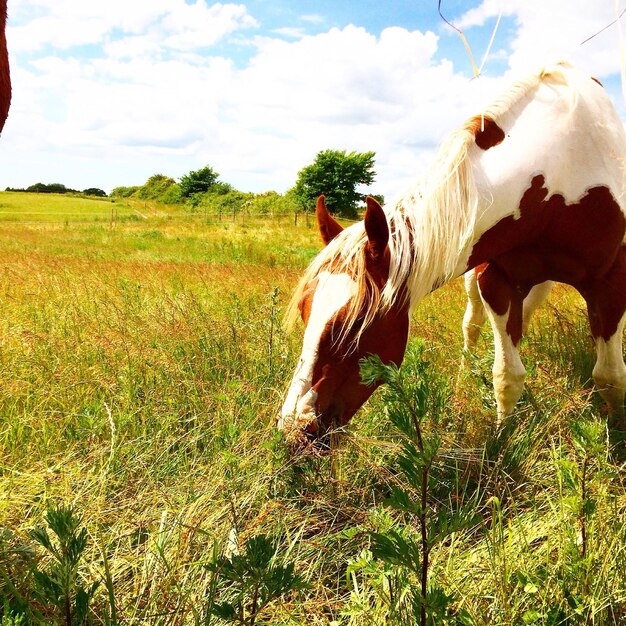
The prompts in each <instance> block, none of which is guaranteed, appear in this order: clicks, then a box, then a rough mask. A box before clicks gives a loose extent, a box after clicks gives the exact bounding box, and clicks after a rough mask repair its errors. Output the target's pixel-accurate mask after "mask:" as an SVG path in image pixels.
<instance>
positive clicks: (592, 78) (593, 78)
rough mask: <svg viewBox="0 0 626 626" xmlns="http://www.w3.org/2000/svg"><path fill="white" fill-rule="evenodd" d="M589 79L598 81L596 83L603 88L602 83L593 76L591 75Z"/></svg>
mask: <svg viewBox="0 0 626 626" xmlns="http://www.w3.org/2000/svg"><path fill="white" fill-rule="evenodd" d="M591 80H592V81H594V82H596V83H598V85H600V87H602V88H603V89H604V85H603V84H602V83H601V82H600V81H599V80H598V79H597V78H596V77H595V76H592V77H591Z"/></svg>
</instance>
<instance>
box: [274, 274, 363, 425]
mask: <svg viewBox="0 0 626 626" xmlns="http://www.w3.org/2000/svg"><path fill="white" fill-rule="evenodd" d="M356 291H357V284H356V282H355V281H354V280H352V278H350V277H349V276H348V275H347V274H331V273H330V272H321V273H320V275H319V277H318V283H317V288H316V289H315V294H314V295H313V302H312V305H311V312H310V315H309V320H308V323H307V327H306V330H305V331H304V339H303V341H302V353H301V354H300V359H299V361H298V365H297V366H296V371H295V374H294V375H293V379H292V381H291V386H290V387H289V391H288V392H287V399H286V400H285V403H284V404H283V408H282V411H281V415H280V417H279V419H278V428H280V429H283V430H284V429H285V428H289V429H292V428H299V427H305V426H306V425H307V424H309V423H310V422H312V421H313V420H315V418H316V417H317V416H316V415H315V400H316V399H317V393H316V392H315V391H314V390H313V389H311V386H312V385H313V380H312V378H313V369H314V367H315V363H316V361H317V356H318V352H319V345H320V339H321V336H322V333H323V332H324V329H325V328H326V325H327V324H328V322H329V321H330V320H331V319H332V318H333V317H334V316H335V315H336V314H337V312H338V311H340V310H341V308H342V307H344V306H345V305H346V304H347V303H348V302H349V300H350V298H352V297H353V296H354V295H356Z"/></svg>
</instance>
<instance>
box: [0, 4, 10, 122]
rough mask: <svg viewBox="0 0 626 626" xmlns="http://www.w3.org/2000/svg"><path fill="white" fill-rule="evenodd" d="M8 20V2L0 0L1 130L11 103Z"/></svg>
mask: <svg viewBox="0 0 626 626" xmlns="http://www.w3.org/2000/svg"><path fill="white" fill-rule="evenodd" d="M6 22H7V2H6V0H0V132H2V129H3V128H4V123H5V122H6V119H7V117H8V115H9V105H10V104H11V74H10V73H9V53H8V51H7V37H6V34H5V29H6Z"/></svg>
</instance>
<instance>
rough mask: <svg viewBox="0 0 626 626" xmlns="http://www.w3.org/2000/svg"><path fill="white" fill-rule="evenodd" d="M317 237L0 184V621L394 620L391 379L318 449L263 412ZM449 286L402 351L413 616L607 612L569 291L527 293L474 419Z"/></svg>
mask: <svg viewBox="0 0 626 626" xmlns="http://www.w3.org/2000/svg"><path fill="white" fill-rule="evenodd" d="M320 247H321V243H320V241H319V237H318V233H317V231H316V229H315V228H314V226H313V224H311V225H309V226H307V225H306V224H305V223H304V220H300V221H299V223H298V224H297V225H294V223H293V216H292V217H291V218H282V219H269V218H268V219H264V220H261V219H252V218H247V219H245V221H243V223H242V220H241V219H239V218H238V219H237V220H236V221H235V222H233V221H230V220H226V219H225V220H224V221H221V222H220V221H215V220H212V219H210V217H209V216H207V215H205V214H202V213H193V212H190V211H189V210H188V209H186V208H185V207H183V206H176V207H168V206H164V205H159V204H156V203H150V202H137V201H134V202H133V201H132V200H128V201H123V202H120V201H118V202H112V201H111V200H109V199H84V198H70V197H64V196H53V195H50V196H45V197H44V196H42V195H37V194H23V193H6V192H4V193H0V268H1V271H0V311H1V313H0V366H1V374H0V449H1V459H2V461H1V464H0V615H1V616H2V617H1V619H0V624H1V625H2V626H19V625H22V626H25V625H26V624H36V625H40V624H50V625H51V624H58V625H61V624H68V625H71V624H150V625H166V624H167V625H169V624H172V625H194V626H196V625H197V626H200V625H209V624H225V623H235V624H246V625H249V626H253V625H254V624H257V625H258V624H276V625H304V624H319V625H322V624H324V625H326V624H331V625H335V626H339V625H341V626H344V625H345V626H348V625H350V626H352V625H354V626H356V625H380V624H390V625H395V624H413V623H417V621H416V620H415V615H416V614H417V613H416V611H418V609H420V608H421V607H420V602H421V600H420V596H419V593H418V591H417V590H418V588H419V577H420V572H419V571H418V570H419V568H418V567H414V566H413V565H415V563H417V562H418V561H419V558H418V555H416V554H415V550H414V549H413V548H414V547H415V546H418V545H419V542H418V541H417V537H418V534H419V531H418V527H419V525H418V520H419V517H420V515H421V514H422V513H423V514H424V515H426V513H425V512H424V511H423V510H421V509H419V507H415V506H412V505H411V506H410V504H411V502H413V501H414V500H419V498H418V496H420V497H421V494H420V487H419V485H416V484H414V483H412V482H411V480H410V476H409V474H407V472H406V468H405V467H404V465H403V464H402V463H401V462H399V459H401V458H402V454H403V452H402V451H403V449H404V450H406V447H405V448H403V441H404V440H405V438H406V434H403V433H402V432H400V431H399V430H398V428H397V424H394V423H393V422H392V420H391V419H390V415H391V413H392V409H391V408H390V407H391V406H392V402H393V398H390V397H389V395H388V394H387V395H386V394H385V392H384V391H377V392H376V394H375V395H374V396H373V397H372V399H371V400H370V401H369V402H368V404H367V405H366V406H365V407H364V408H363V409H362V410H361V411H360V412H359V413H358V414H357V416H356V417H355V418H354V420H353V422H352V423H351V424H350V426H349V427H348V428H347V430H346V432H345V434H344V435H343V436H342V437H341V441H340V443H339V445H338V446H337V447H336V448H335V449H333V450H332V452H330V453H325V454H321V453H320V454H307V455H299V456H298V455H296V456H291V455H290V454H289V448H288V446H287V445H286V443H285V441H283V439H282V436H281V435H280V434H279V433H277V432H276V430H275V429H274V422H275V416H276V413H277V410H278V409H279V407H280V404H281V399H282V396H283V393H284V392H285V389H286V386H287V384H288V382H289V380H290V377H291V374H292V370H293V367H294V365H295V362H296V359H297V356H298V351H299V347H300V339H301V328H297V329H296V330H295V331H294V332H293V333H288V332H286V331H285V329H284V328H283V327H282V323H281V322H282V312H283V310H284V308H285V306H286V303H287V301H288V299H289V295H290V292H291V290H292V289H293V287H294V286H295V284H296V282H297V280H298V277H299V275H300V273H301V272H302V270H303V269H304V267H305V266H306V264H307V263H308V262H309V261H310V259H311V258H312V257H313V256H314V255H315V253H316V251H317V250H319V249H320ZM464 306H465V298H464V292H463V287H462V283H461V282H460V281H458V280H457V281H454V282H453V283H451V284H449V285H447V286H446V287H444V288H442V289H440V290H438V291H437V292H435V293H434V294H432V295H431V296H430V297H429V298H427V299H426V300H425V301H424V302H423V303H422V305H421V306H420V307H419V308H418V310H417V311H416V312H415V315H414V318H413V324H412V340H411V341H412V346H413V347H414V349H412V350H411V354H410V358H409V359H408V360H407V362H406V364H405V367H404V368H403V371H406V375H405V380H406V384H407V385H408V387H409V388H410V387H411V385H415V384H417V382H416V379H415V376H417V374H419V378H420V379H423V381H424V384H425V385H426V386H425V389H426V392H429V390H435V389H436V390H438V393H439V396H440V399H441V402H440V403H439V405H438V408H437V410H436V411H434V410H433V411H432V412H428V411H426V412H425V413H424V415H423V416H422V419H423V421H422V428H423V432H424V434H425V436H427V437H436V438H437V440H438V450H437V454H436V455H435V456H434V457H433V459H432V466H431V468H430V482H429V483H428V493H427V494H426V500H427V503H428V515H429V516H430V517H432V519H433V522H432V523H433V525H434V526H437V525H439V526H438V527H441V528H443V527H445V528H446V532H445V533H444V532H443V531H442V532H441V533H439V535H438V536H435V534H436V533H435V534H433V537H432V541H431V545H430V565H429V571H428V575H429V585H430V588H431V589H432V594H431V595H430V596H429V599H428V602H429V603H430V604H429V606H428V614H429V616H430V617H429V619H430V622H429V623H431V624H476V625H478V626H481V625H486V624H499V625H518V624H519V625H521V624H537V625H539V624H545V625H548V624H549V625H557V624H567V625H570V624H598V625H604V624H621V623H626V554H625V545H626V491H625V484H624V483H625V478H626V476H625V473H624V462H623V457H624V455H623V454H622V452H621V450H622V448H623V444H622V443H621V442H620V433H619V432H616V431H614V430H612V429H609V428H607V426H606V423H607V420H606V414H605V410H604V407H603V405H602V402H601V400H600V398H599V397H598V395H597V394H596V393H594V391H593V388H592V384H591V382H590V376H591V369H592V367H593V362H594V356H593V349H592V348H593V346H592V340H591V337H590V334H589V331H588V326H587V323H586V317H585V313H584V305H583V302H582V301H581V299H580V298H579V297H578V295H577V294H575V293H574V292H573V291H572V290H570V289H568V288H566V287H557V288H556V289H555V291H554V293H553V294H552V295H551V297H550V300H549V302H548V303H547V305H546V306H544V307H543V308H542V309H541V310H540V311H539V312H538V314H537V316H536V319H535V320H534V322H533V324H532V326H531V329H530V331H529V333H528V336H527V337H526V338H525V339H524V342H523V348H522V358H523V360H524V362H525V364H526V367H527V369H528V385H527V390H526V392H525V393H524V396H523V398H522V402H521V404H520V405H519V407H518V410H517V411H516V413H515V415H513V416H512V417H511V418H510V419H509V420H508V421H507V422H506V424H505V425H504V427H503V428H502V429H499V430H498V429H496V427H495V402H494V399H493V395H492V389H491V380H490V378H491V360H492V357H493V352H492V348H491V339H490V334H489V331H488V329H485V331H484V332H483V336H482V338H481V340H480V342H479V347H478V349H477V352H476V354H475V355H471V356H466V357H465V358H463V356H462V332H461V320H462V315H463V310H464ZM416 372H417V374H415V373H416ZM412 377H413V378H412ZM418 382H419V381H418ZM433 393H434V391H433ZM402 493H403V494H405V496H404V500H403V502H404V504H403V505H402V506H400V505H399V504H398V500H397V497H396V500H395V503H394V497H395V496H398V494H402ZM385 541H387V543H386V544H385ZM429 541H430V539H429ZM383 544H384V545H386V546H387V547H388V548H390V546H391V548H393V550H392V549H391V548H390V549H389V550H387V551H386V552H385V550H383V549H381V545H383ZM394 550H395V551H394ZM403 555H404V556H403ZM437 607H444V608H441V609H440V610H439V609H438V608H437Z"/></svg>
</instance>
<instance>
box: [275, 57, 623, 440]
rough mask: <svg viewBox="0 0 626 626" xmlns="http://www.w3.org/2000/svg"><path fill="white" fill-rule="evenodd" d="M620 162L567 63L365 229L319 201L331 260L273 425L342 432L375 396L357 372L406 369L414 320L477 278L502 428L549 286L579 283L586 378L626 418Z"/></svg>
mask: <svg viewBox="0 0 626 626" xmlns="http://www.w3.org/2000/svg"><path fill="white" fill-rule="evenodd" d="M625 164H626V135H625V133H624V128H623V126H622V123H621V121H620V119H619V117H618V116H617V113H616V111H615V109H614V107H613V106H612V104H611V102H610V99H609V98H608V96H607V94H606V92H605V91H604V89H603V87H602V86H601V85H600V84H599V83H598V82H597V81H596V80H595V79H592V78H590V77H589V76H587V75H585V74H583V73H581V72H579V71H578V70H576V69H575V68H573V67H571V66H570V65H568V64H565V63H560V64H557V65H555V66H552V67H549V68H544V69H542V70H541V71H539V72H536V73H534V74H532V75H530V76H528V77H527V78H525V79H524V80H522V81H520V82H517V83H515V84H514V85H513V86H512V87H511V88H510V89H509V90H508V91H506V92H505V93H504V94H503V95H502V96H501V97H500V98H499V99H498V100H496V101H495V102H493V103H492V104H491V105H490V106H489V107H488V108H487V109H485V110H484V111H483V113H482V114H481V115H478V116H476V117H474V118H472V119H470V120H469V121H468V122H467V123H466V124H465V125H464V126H463V127H462V128H461V129H460V130H458V131H456V132H455V133H453V134H452V135H450V136H449V137H448V139H447V140H446V141H445V142H444V144H443V146H442V148H441V151H440V153H439V156H438V157H437V159H436V161H435V163H434V165H433V166H432V168H431V169H430V170H429V172H428V173H427V175H426V176H424V177H423V178H422V179H421V180H420V181H418V182H417V183H416V184H415V185H414V186H413V187H412V188H411V189H410V190H409V191H408V192H407V193H406V194H405V195H404V196H403V197H402V198H401V199H400V200H399V201H398V202H396V203H394V204H393V205H392V206H390V208H389V209H387V210H386V211H383V209H382V208H381V207H380V205H379V204H378V203H377V202H376V201H375V200H374V199H372V198H367V207H366V211H365V216H364V219H363V222H360V223H359V224H356V225H354V226H351V227H349V228H346V229H345V230H343V229H342V228H341V226H340V225H339V224H338V223H337V222H336V221H335V220H334V219H333V218H332V217H331V215H330V214H329V213H328V211H327V209H326V206H325V203H324V198H323V197H321V198H320V199H319V200H318V203H317V208H316V214H317V220H318V224H319V228H320V232H321V235H322V239H323V240H324V242H325V243H326V247H325V248H324V249H323V250H322V251H321V252H320V253H319V255H318V256H317V257H316V258H315V259H314V260H313V262H312V263H311V265H310V266H309V268H308V269H307V270H306V272H305V274H304V276H303V277H302V279H301V281H300V283H299V285H298V287H297V288H296V291H295V294H294V297H293V299H292V303H291V305H290V309H289V311H288V318H289V319H292V320H293V319H294V318H297V317H298V314H299V315H300V316H301V317H302V320H303V321H304V324H305V326H306V328H305V332H304V339H303V345H302V353H301V356H300V359H299V361H298V364H297V367H296V371H295V374H294V377H293V380H292V382H291V385H290V387H289V390H288V392H287V396H286V400H285V402H284V405H283V408H282V411H281V414H280V417H279V420H278V426H279V428H281V429H283V430H285V431H286V432H287V433H288V434H292V435H296V436H299V437H300V438H302V437H304V436H305V435H306V437H308V438H309V439H315V438H318V437H320V436H322V435H324V434H325V433H326V432H327V431H328V430H329V429H331V428H333V427H335V426H342V425H344V424H345V423H346V422H347V421H348V420H349V419H350V418H351V417H352V416H353V415H354V413H355V412H356V411H357V410H358V408H359V407H360V406H361V405H362V404H363V403H364V402H365V400H366V399H367V398H368V397H369V396H370V395H371V393H372V392H373V389H374V388H373V387H366V386H364V385H363V384H362V383H361V380H360V375H359V360H360V359H361V358H363V357H366V356H367V355H369V354H378V355H379V356H380V358H381V359H382V361H383V362H386V363H396V364H400V362H401V361H402V358H403V356H404V351H405V347H406V342H407V337H408V330H409V317H410V314H411V311H412V310H413V308H414V307H415V306H416V305H417V304H418V302H419V301H420V300H421V299H422V298H423V297H424V296H425V295H426V294H428V293H429V292H431V291H433V290H434V289H436V288H438V287H440V286H442V285H443V284H445V283H446V282H447V281H449V280H451V279H452V278H454V277H456V276H460V275H461V274H463V273H465V272H467V271H468V270H470V269H475V273H474V277H472V275H470V278H469V279H468V282H469V286H470V296H471V302H470V312H469V314H468V316H467V317H466V329H467V330H468V331H470V337H469V342H470V343H471V341H472V337H471V332H473V331H472V328H474V329H475V328H476V326H477V324H478V322H480V316H481V314H482V313H481V311H482V308H479V307H478V306H475V305H476V304H480V305H481V307H482V303H484V311H485V312H486V315H487V316H488V317H489V320H490V322H491V324H492V326H493V329H494V335H495V363H494V368H493V374H494V390H495V395H496V401H497V407H498V417H499V418H500V419H501V418H503V417H505V416H506V415H508V414H510V413H511V412H512V411H513V408H514V407H515V404H516V403H517V401H518V399H519V397H520V395H521V392H522V389H523V385H524V376H525V370H524V366H523V365H522V362H521V360H520V357H519V354H518V344H519V341H520V339H521V337H522V333H523V330H524V323H525V319H526V320H527V319H528V312H529V311H530V310H531V309H532V308H533V307H534V306H535V305H536V304H537V302H538V301H539V300H541V296H542V292H544V293H545V292H546V291H547V289H548V288H549V285H548V286H546V285H545V284H544V283H546V281H558V282H563V283H567V284H570V285H573V286H574V287H575V288H576V289H577V290H578V291H579V292H580V293H581V294H582V296H583V297H584V299H585V300H586V302H587V308H588V313H589V321H590V325H591V332H592V334H593V337H594V339H595V343H596V349H597V363H596V365H595V367H594V370H593V378H594V381H595V383H596V385H597V388H598V389H599V390H600V392H601V393H602V395H603V397H604V398H605V399H606V401H607V402H608V404H609V405H610V407H611V408H612V409H613V410H615V411H617V412H618V413H620V412H621V411H622V410H623V402H624V392H625V391H626V365H625V364H624V360H623V357H622V349H621V346H622V328H623V324H624V312H625V311H626V248H624V243H625V241H624V238H625V232H626V218H625V215H626V197H625V196H624V191H625V189H624V166H625ZM474 281H475V282H474ZM478 290H479V291H480V296H479V293H478ZM481 299H482V303H481V302H480V300H481ZM525 302H527V303H528V305H529V306H527V307H526V311H527V314H526V315H525V314H524V303H525Z"/></svg>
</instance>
